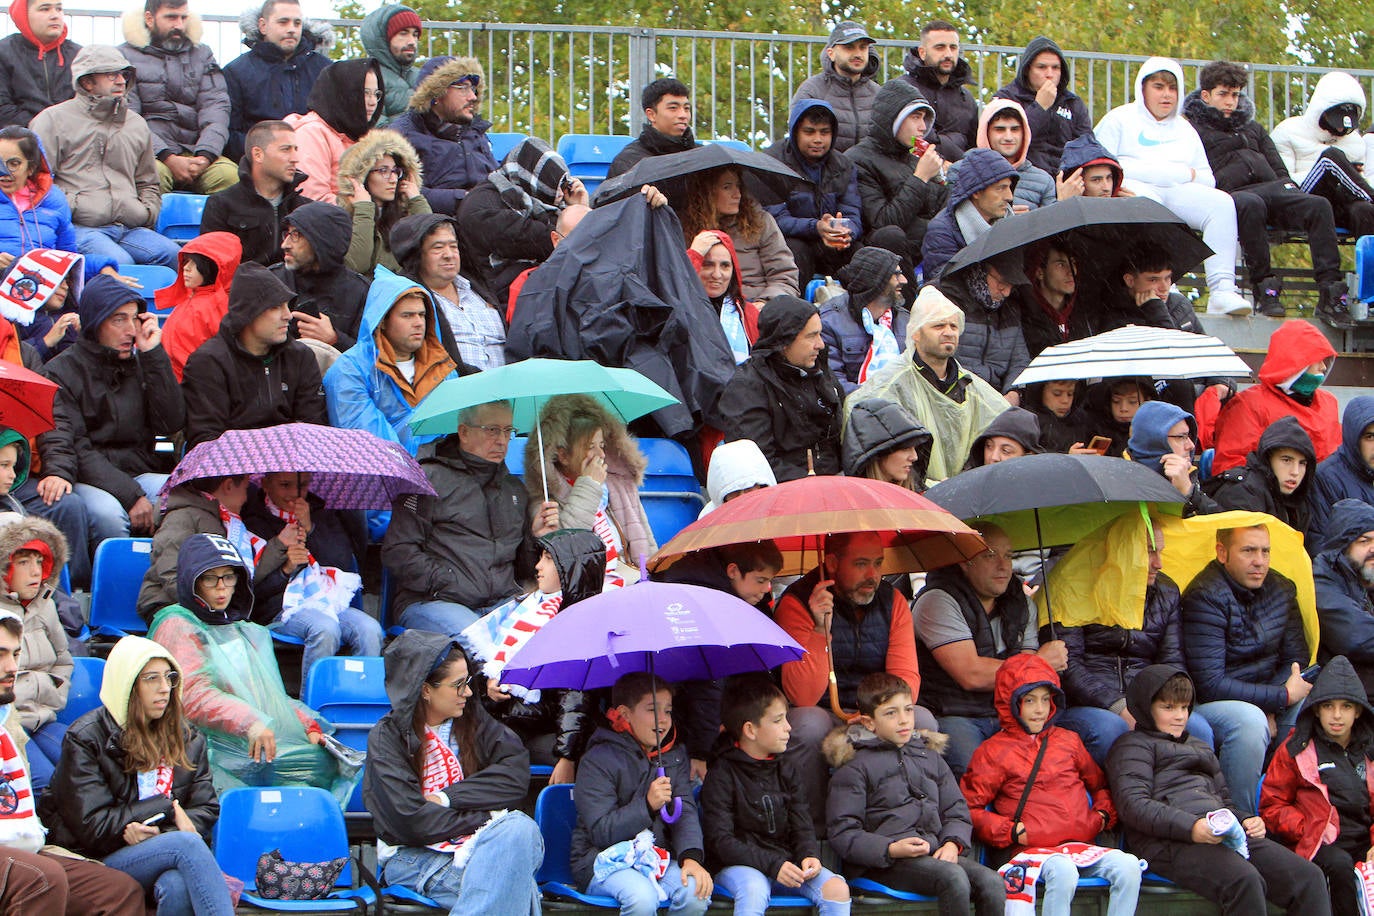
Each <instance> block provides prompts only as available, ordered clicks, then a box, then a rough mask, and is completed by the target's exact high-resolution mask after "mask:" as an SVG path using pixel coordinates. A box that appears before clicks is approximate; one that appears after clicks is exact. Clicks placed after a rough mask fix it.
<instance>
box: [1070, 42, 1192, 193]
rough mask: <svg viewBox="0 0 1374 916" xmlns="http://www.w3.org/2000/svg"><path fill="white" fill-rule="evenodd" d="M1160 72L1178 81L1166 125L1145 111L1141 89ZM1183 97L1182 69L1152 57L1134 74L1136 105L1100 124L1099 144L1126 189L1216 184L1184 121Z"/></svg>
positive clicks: (1124, 107)
mask: <svg viewBox="0 0 1374 916" xmlns="http://www.w3.org/2000/svg"><path fill="white" fill-rule="evenodd" d="M1161 70H1163V71H1165V72H1167V73H1172V74H1173V75H1174V79H1175V80H1177V81H1178V102H1177V103H1176V104H1175V105H1174V108H1173V110H1172V111H1170V112H1169V114H1168V116H1166V117H1165V118H1164V120H1162V121H1161V120H1159V119H1157V118H1156V117H1155V116H1154V115H1152V114H1150V112H1149V111H1148V110H1147V109H1146V108H1145V101H1144V90H1143V87H1142V84H1143V83H1144V81H1145V77H1147V76H1149V75H1150V74H1152V73H1158V72H1160V71H1161ZM1185 94H1186V91H1185V89H1184V84H1183V68H1182V67H1180V66H1179V65H1178V63H1177V62H1175V61H1172V60H1170V59H1169V58H1167V57H1151V58H1150V59H1149V60H1147V61H1145V63H1143V64H1141V65H1140V69H1139V70H1138V71H1137V72H1136V76H1135V101H1134V102H1131V103H1130V104H1127V105H1119V106H1117V107H1116V108H1113V109H1112V110H1111V111H1109V112H1107V114H1106V115H1105V116H1103V118H1102V120H1101V121H1099V122H1098V123H1097V127H1096V128H1094V131H1093V132H1094V133H1095V134H1096V135H1097V141H1098V142H1099V143H1101V144H1102V145H1103V146H1104V147H1106V149H1107V152H1109V153H1111V154H1112V155H1113V156H1115V157H1116V159H1117V161H1118V162H1120V163H1121V168H1122V171H1123V172H1124V173H1125V177H1126V182H1127V184H1126V186H1127V187H1130V184H1131V183H1133V182H1134V183H1138V184H1142V185H1149V186H1152V187H1156V188H1170V187H1174V186H1175V185H1181V184H1188V183H1189V182H1196V183H1197V184H1200V185H1204V186H1206V187H1209V188H1215V187H1216V186H1217V182H1216V178H1214V177H1213V175H1212V167H1211V166H1210V165H1208V164H1207V151H1206V150H1205V149H1203V146H1202V139H1201V138H1200V137H1199V136H1198V135H1197V131H1196V130H1194V129H1193V125H1191V124H1189V123H1188V121H1187V119H1185V118H1184V117H1183V97H1184V95H1185Z"/></svg>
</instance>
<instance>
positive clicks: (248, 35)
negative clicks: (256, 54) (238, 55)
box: [239, 6, 335, 57]
mask: <svg viewBox="0 0 1374 916" xmlns="http://www.w3.org/2000/svg"><path fill="white" fill-rule="evenodd" d="M261 18H262V7H261V6H252V7H249V8H248V9H246V10H244V11H243V12H241V13H239V31H240V32H242V33H243V43H244V44H245V45H247V46H248V47H250V48H251V47H253V46H255V45H257V44H258V42H260V41H262V32H260V31H259V30H258V20H259V19H261ZM334 41H335V36H334V26H332V25H330V24H329V22H328V20H325V19H303V20H302V21H301V43H300V44H299V45H298V46H297V47H296V53H295V54H293V55H291V56H292V57H297V56H300V55H304V54H309V53H310V52H311V51H319V52H320V53H321V54H323V55H325V56H326V57H327V56H329V49H330V48H332V47H334Z"/></svg>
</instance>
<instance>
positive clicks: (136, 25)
mask: <svg viewBox="0 0 1374 916" xmlns="http://www.w3.org/2000/svg"><path fill="white" fill-rule="evenodd" d="M121 26H122V27H123V30H124V40H125V41H127V42H128V43H129V44H131V45H133V46H134V47H135V48H138V49H139V50H140V51H147V50H149V49H150V46H151V45H152V43H153V35H152V33H151V32H149V31H148V27H147V26H146V25H144V24H143V7H142V6H139V7H137V8H135V9H131V10H129V11H128V12H127V13H125V14H124V19H123V20H122V22H121ZM204 37H205V24H204V23H203V22H201V21H200V17H199V16H197V15H196V14H195V13H191V14H190V15H189V16H187V17H186V40H187V41H189V42H190V43H191V44H190V45H189V47H188V50H189V48H194V47H195V46H196V45H198V44H200V42H201V39H202V38H204ZM156 50H157V51H159V52H161V50H162V49H160V48H158V49H156ZM163 53H167V52H163ZM178 53H180V52H178Z"/></svg>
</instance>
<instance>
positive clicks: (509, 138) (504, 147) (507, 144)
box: [487, 131, 529, 164]
mask: <svg viewBox="0 0 1374 916" xmlns="http://www.w3.org/2000/svg"><path fill="white" fill-rule="evenodd" d="M487 139H488V140H490V141H491V154H492V155H493V156H495V157H496V161H497V163H498V164H499V163H501V162H504V161H505V159H506V154H507V153H509V152H510V151H511V150H513V149H515V147H516V146H517V145H518V144H519V143H520V141H522V140H528V139H529V137H528V136H526V135H525V134H496V133H492V132H491V131H488V132H487Z"/></svg>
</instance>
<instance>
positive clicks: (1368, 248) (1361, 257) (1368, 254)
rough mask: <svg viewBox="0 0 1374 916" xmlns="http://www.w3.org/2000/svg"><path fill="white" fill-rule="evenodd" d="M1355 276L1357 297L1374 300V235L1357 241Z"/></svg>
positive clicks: (1367, 300) (1366, 300)
mask: <svg viewBox="0 0 1374 916" xmlns="http://www.w3.org/2000/svg"><path fill="white" fill-rule="evenodd" d="M1355 276H1356V278H1357V279H1356V282H1355V297H1356V298H1357V299H1361V300H1363V301H1365V302H1369V301H1371V300H1374V235H1366V236H1363V237H1362V238H1361V239H1360V240H1359V241H1357V242H1356V243H1355Z"/></svg>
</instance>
